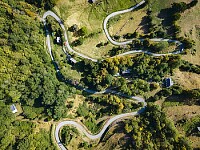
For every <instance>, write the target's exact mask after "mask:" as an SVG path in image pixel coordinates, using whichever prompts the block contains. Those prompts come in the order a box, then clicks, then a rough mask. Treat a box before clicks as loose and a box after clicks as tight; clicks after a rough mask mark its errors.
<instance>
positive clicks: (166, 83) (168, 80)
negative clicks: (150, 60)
mask: <svg viewBox="0 0 200 150" xmlns="http://www.w3.org/2000/svg"><path fill="white" fill-rule="evenodd" d="M173 84H174V82H173V81H172V79H171V78H166V79H165V86H166V87H170V86H172V85H173Z"/></svg>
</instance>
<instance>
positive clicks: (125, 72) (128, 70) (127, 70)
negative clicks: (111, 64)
mask: <svg viewBox="0 0 200 150" xmlns="http://www.w3.org/2000/svg"><path fill="white" fill-rule="evenodd" d="M129 73H131V69H126V70H124V71H122V74H129Z"/></svg>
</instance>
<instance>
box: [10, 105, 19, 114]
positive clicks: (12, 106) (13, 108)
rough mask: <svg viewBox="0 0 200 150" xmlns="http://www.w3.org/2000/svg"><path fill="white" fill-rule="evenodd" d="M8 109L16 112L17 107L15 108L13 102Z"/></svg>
mask: <svg viewBox="0 0 200 150" xmlns="http://www.w3.org/2000/svg"><path fill="white" fill-rule="evenodd" d="M10 109H11V111H12V113H16V112H18V111H17V108H16V106H15V105H14V104H12V105H11V106H10Z"/></svg>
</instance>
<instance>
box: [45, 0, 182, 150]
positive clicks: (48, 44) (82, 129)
mask: <svg viewBox="0 0 200 150" xmlns="http://www.w3.org/2000/svg"><path fill="white" fill-rule="evenodd" d="M144 3H145V1H144V0H143V1H141V2H140V3H138V4H137V5H135V6H133V7H132V8H129V9H126V10H122V11H117V12H114V13H111V14H110V15H108V16H107V17H106V18H105V20H104V22H103V27H104V32H105V34H106V36H107V38H108V40H109V41H110V42H111V43H112V44H114V45H126V44H130V43H131V42H132V40H130V41H125V42H117V41H114V40H113V39H112V38H111V36H110V34H109V32H108V30H107V23H108V21H109V19H110V18H111V17H114V16H116V15H120V14H123V13H127V12H131V11H133V10H134V9H136V8H137V7H139V6H141V5H142V4H144ZM47 16H52V17H53V18H55V19H56V20H57V21H58V23H59V24H60V26H61V28H62V29H63V33H64V38H65V46H66V47H67V49H68V50H69V51H71V52H73V53H75V54H77V55H79V56H80V57H82V58H85V59H89V60H91V61H94V62H97V60H96V59H93V58H90V57H88V56H86V55H83V54H81V53H78V52H76V51H75V50H73V48H72V47H71V46H70V44H69V41H68V37H67V33H66V30H65V27H64V24H63V22H62V20H61V19H60V18H59V17H58V16H57V15H56V14H55V13H53V12H52V11H47V12H45V13H44V15H43V23H44V26H45V30H46V44H47V47H48V51H49V54H50V57H51V59H52V61H55V60H54V57H53V55H52V49H51V44H50V36H49V31H48V29H47V27H46V21H45V19H46V17H47ZM140 40H143V39H140ZM150 40H151V41H155V42H161V41H167V42H175V43H176V44H178V45H179V46H180V49H179V51H176V52H172V53H167V54H154V53H151V52H148V51H144V50H133V51H129V52H126V53H123V54H120V55H117V56H123V55H128V54H131V53H138V52H143V53H147V54H149V55H153V56H163V55H169V54H179V53H180V52H182V50H183V45H182V43H181V42H179V41H176V40H170V39H160V38H154V39H150ZM57 71H59V69H58V68H57ZM81 89H82V90H84V91H86V92H89V93H94V94H100V93H113V94H118V95H120V96H126V97H127V95H124V94H121V93H120V92H116V91H112V90H106V91H102V92H97V91H93V90H89V89H85V88H83V87H81ZM131 98H132V99H135V100H137V101H138V102H142V103H143V107H142V108H141V109H140V110H139V111H135V112H131V113H124V114H120V115H116V116H114V117H112V118H110V119H109V120H108V121H107V122H106V123H105V125H104V126H103V128H102V130H101V131H100V132H99V133H98V134H96V135H92V134H90V133H89V132H88V131H87V130H86V128H85V127H84V126H83V125H81V124H79V123H77V122H75V121H63V122H61V123H59V124H58V126H57V127H56V130H55V138H56V141H57V144H58V145H59V147H60V148H61V149H62V150H65V149H66V148H65V147H64V146H63V144H62V143H61V141H60V139H59V131H60V129H61V128H62V127H63V126H65V125H72V126H75V127H76V128H77V129H78V130H79V131H80V132H82V133H84V134H85V135H86V136H87V137H88V138H90V139H92V140H94V139H98V138H101V136H102V135H103V134H104V132H105V131H106V129H107V128H108V127H109V126H110V125H111V124H112V123H113V122H114V121H116V120H118V119H120V118H124V117H127V116H135V115H138V114H140V113H141V112H143V111H144V110H145V107H146V102H145V100H144V99H143V98H140V97H131Z"/></svg>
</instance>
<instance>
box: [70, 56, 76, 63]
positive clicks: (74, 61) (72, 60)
mask: <svg viewBox="0 0 200 150" xmlns="http://www.w3.org/2000/svg"><path fill="white" fill-rule="evenodd" d="M69 60H70V61H71V62H73V63H76V62H77V61H76V60H75V59H74V58H72V57H71V58H70V59H69Z"/></svg>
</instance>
